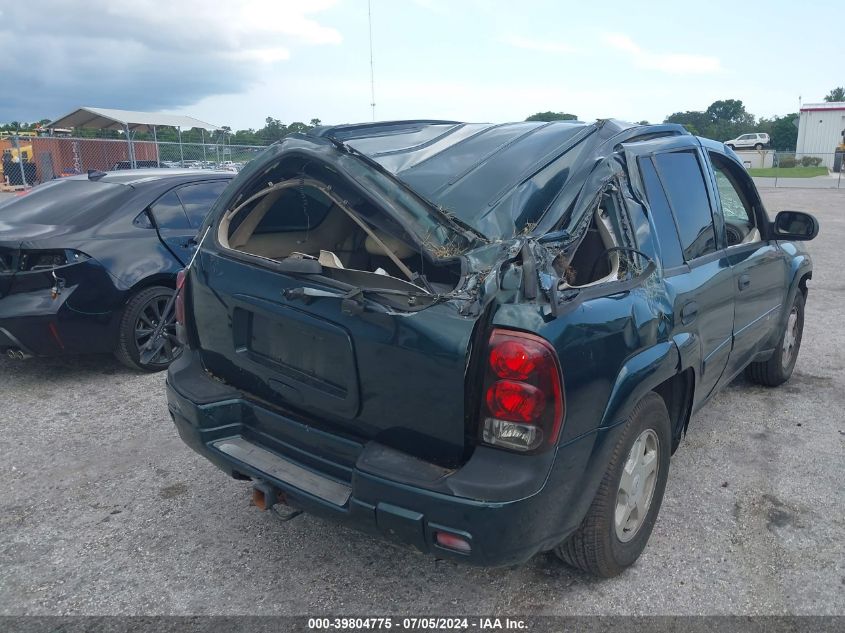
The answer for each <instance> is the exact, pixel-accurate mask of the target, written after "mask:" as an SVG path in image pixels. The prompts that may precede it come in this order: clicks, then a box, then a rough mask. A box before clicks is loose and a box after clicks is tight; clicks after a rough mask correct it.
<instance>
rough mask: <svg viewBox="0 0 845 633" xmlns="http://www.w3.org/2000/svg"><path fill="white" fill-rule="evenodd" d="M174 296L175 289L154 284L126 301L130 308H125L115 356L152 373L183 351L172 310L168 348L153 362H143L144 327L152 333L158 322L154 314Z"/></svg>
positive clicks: (167, 331) (159, 311) (167, 332)
mask: <svg viewBox="0 0 845 633" xmlns="http://www.w3.org/2000/svg"><path fill="white" fill-rule="evenodd" d="M172 295H173V289H172V288H168V287H166V286H151V287H149V288H144V289H143V290H139V291H138V292H137V293H135V294H134V295H132V297H131V298H130V299H129V301H128V302H127V303H126V307H125V308H124V309H123V316H122V317H121V319H120V329H119V331H118V339H117V347H116V348H115V352H114V355H115V356H116V357H117V359H118V360H119V361H120V362H121V363H123V364H124V365H126V366H127V367H129V368H130V369H135V370H140V371H148V372H156V371H163V370H165V369H167V367H168V366H169V365H170V363H172V362H173V361H174V360H176V358H178V356H179V354H180V353H181V351H182V350H181V347H180V346H179V345H178V341H177V340H176V331H175V324H174V323H173V320H174V317H175V315H174V314H172V310H171V315H170V318H169V319H168V321H169V322H171V323H170V324H169V325H167V326H166V336H167V339H168V340H167V342H166V345H165V347H164V348H163V349H162V351H161V353H160V354H159V355H157V356H156V357H155V358H153V360H152V361H150V362H149V363H142V362H141V352H140V346H141V345H143V343H144V341H145V339H144V338H143V337H142V336H141V337H140V338H139V333H140V332H141V328H143V330H150V332H151V331H152V328H153V327H154V326H155V323H156V321H155V320H154V318H153V317H154V315H156V314H160V313H162V312H163V311H164V308H163V306H164V305H165V304H166V303H167V300H168V299H170V297H171V296H172ZM143 320H146V321H147V323H148V324H149V325H147V323H144V322H143Z"/></svg>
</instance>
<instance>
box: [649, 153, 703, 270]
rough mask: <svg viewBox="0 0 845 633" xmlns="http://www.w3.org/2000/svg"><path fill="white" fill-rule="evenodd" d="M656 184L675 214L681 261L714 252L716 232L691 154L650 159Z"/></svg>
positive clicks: (698, 172)
mask: <svg viewBox="0 0 845 633" xmlns="http://www.w3.org/2000/svg"><path fill="white" fill-rule="evenodd" d="M654 161H655V164H656V166H657V170H658V172H659V175H660V181H661V182H662V183H663V189H664V191H665V192H666V195H667V196H668V198H669V203H670V204H671V206H672V210H673V211H674V213H675V220H676V223H677V226H678V234H679V236H680V238H681V248H682V249H683V252H684V259H685V260H686V261H690V260H693V259H696V258H697V257H702V256H703V255H707V254H708V253H714V252H715V251H716V231H715V229H714V228H713V215H712V213H711V211H710V199H709V198H708V196H707V187H706V186H705V184H704V175H703V174H702V173H701V165H700V163H699V162H698V158H697V157H696V155H695V153H694V152H670V153H667V154H657V155H656V156H655V157H654Z"/></svg>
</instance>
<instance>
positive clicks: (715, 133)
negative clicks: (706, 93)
mask: <svg viewBox="0 0 845 633" xmlns="http://www.w3.org/2000/svg"><path fill="white" fill-rule="evenodd" d="M665 122H666V123H680V124H681V125H683V126H684V127H685V128H687V130H689V132H690V133H692V134H696V135H698V136H705V137H707V138H712V139H716V140H718V141H726V140H728V139H730V138H734V137H736V136H739V135H740V134H743V133H745V132H750V131H752V130H753V129H754V127H755V120H754V115H753V114H751V113H750V112H748V111H747V110H746V109H745V105H744V104H743V103H742V101H740V100H739V99H723V100H719V101H714V102H713V103H711V104H710V106H709V107H708V108H707V109H706V110H705V111H704V112H701V111H699V110H688V111H686V112H675V113H674V114H670V115H669V116H668V117H666V120H665Z"/></svg>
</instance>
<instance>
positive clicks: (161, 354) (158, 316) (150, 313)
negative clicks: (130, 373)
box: [135, 295, 182, 365]
mask: <svg viewBox="0 0 845 633" xmlns="http://www.w3.org/2000/svg"><path fill="white" fill-rule="evenodd" d="M169 299H170V297H167V296H163V295H159V296H157V297H153V298H152V299H150V300H149V301H148V302H147V303H146V304H145V305H144V307H143V308H141V310H140V312H139V313H138V319H137V320H136V321H135V346H136V348H137V349H138V351H139V352H140V351H141V350H142V349H143V348H144V345H146V344H147V342H149V340H150V338H151V337H152V336H153V334H154V332H155V331H156V328H157V327H158V324H159V323H160V322H161V321H162V320H164V322H165V325H164V330H163V331H162V333H161V337H160V339H159V340H158V341H157V342H156V343H154V345H155V346H157V349H156V352H155V355H154V356H153V357H152V358H151V359H150V361H149V363H148V364H150V365H166V364H169V363H171V362H172V361H173V360H174V359H175V358H176V357H177V356H179V354H180V353H181V351H182V346H181V344H180V343H179V339H178V338H177V336H176V313H175V311H174V310H173V309H172V308H171V309H170V310H167V307H168V306H167V303H168V301H169Z"/></svg>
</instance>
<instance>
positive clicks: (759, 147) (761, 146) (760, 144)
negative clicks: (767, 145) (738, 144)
mask: <svg viewBox="0 0 845 633" xmlns="http://www.w3.org/2000/svg"><path fill="white" fill-rule="evenodd" d="M754 149H763V144H762V143H757V144H756V145H755V146H754Z"/></svg>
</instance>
